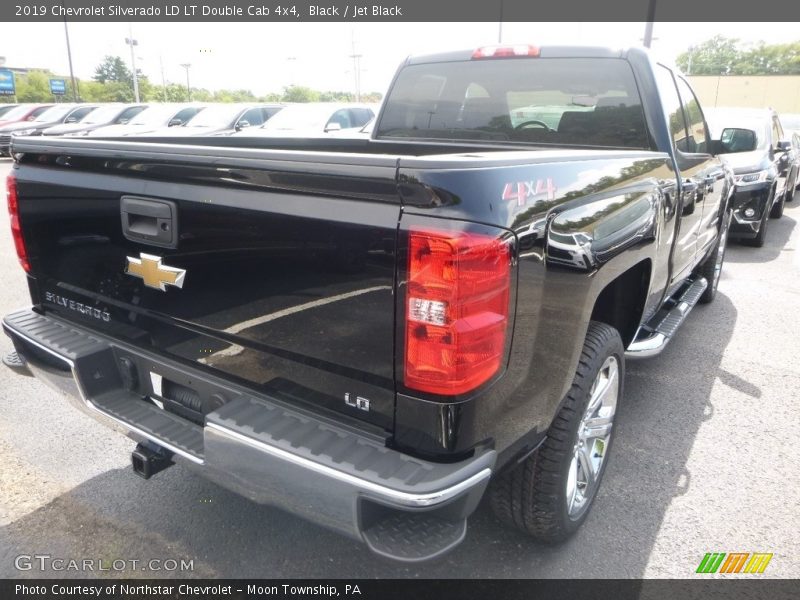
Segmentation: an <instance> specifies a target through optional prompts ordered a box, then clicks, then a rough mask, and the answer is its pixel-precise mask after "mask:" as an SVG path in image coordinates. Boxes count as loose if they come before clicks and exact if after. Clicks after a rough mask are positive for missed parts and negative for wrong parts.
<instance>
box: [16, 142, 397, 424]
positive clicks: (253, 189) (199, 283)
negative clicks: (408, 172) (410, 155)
mask: <svg viewBox="0 0 800 600" xmlns="http://www.w3.org/2000/svg"><path fill="white" fill-rule="evenodd" d="M54 162H55V163H59V162H61V163H62V164H60V165H59V164H51V165H50V166H49V167H47V168H42V167H39V166H29V165H28V164H27V163H26V160H25V159H23V161H22V164H21V166H20V167H19V168H18V169H17V177H18V182H19V184H18V185H19V190H20V195H21V196H22V197H24V198H25V202H24V206H23V207H22V215H21V218H22V220H23V221H24V223H25V230H26V237H27V239H28V240H29V242H28V247H29V250H30V253H31V258H32V261H33V263H32V264H33V272H34V273H36V275H37V280H38V282H39V288H40V290H41V296H40V297H39V298H38V301H39V302H42V305H43V308H44V309H45V310H47V311H53V312H56V313H58V314H60V315H61V316H63V317H65V318H68V319H72V320H77V321H79V322H81V323H82V324H83V325H85V326H87V327H90V328H96V329H99V330H101V331H113V332H114V334H115V335H118V336H120V337H121V338H123V339H125V340H126V341H130V342H136V343H138V344H141V345H143V346H144V347H147V348H151V349H157V350H160V351H163V352H166V353H168V354H169V355H171V356H173V357H179V358H182V359H184V360H186V361H191V362H194V363H197V364H201V365H204V366H205V368H208V369H213V370H214V371H217V372H220V373H223V374H225V375H227V376H231V377H235V378H236V379H237V380H239V381H242V382H246V383H248V384H250V385H252V386H255V387H256V388H257V389H259V390H261V391H269V392H271V393H273V394H276V395H278V396H286V398H287V399H288V400H290V401H297V400H298V399H299V400H300V401H301V402H306V403H310V404H312V405H314V406H315V407H316V408H325V409H327V410H331V411H335V412H338V413H344V414H346V415H349V416H352V417H354V418H360V419H364V420H367V421H369V422H372V423H375V424H376V425H379V426H381V427H383V428H385V429H391V427H392V419H393V413H394V379H393V371H392V357H393V346H392V341H393V340H392V329H393V327H394V320H393V319H394V318H393V306H394V300H393V295H392V286H393V279H394V258H393V252H394V238H395V228H396V223H397V219H398V215H399V198H398V197H397V196H394V197H392V191H393V190H394V183H393V175H394V169H393V168H391V167H381V166H377V167H375V169H373V170H372V172H369V170H367V169H364V168H363V167H362V168H360V169H359V171H358V173H357V174H356V173H353V174H352V176H351V177H346V176H343V174H341V173H339V174H334V173H328V174H326V173H324V172H321V171H318V172H317V173H315V174H314V175H310V174H304V173H301V172H298V171H299V170H300V169H302V167H301V165H299V164H294V165H293V168H294V169H297V170H298V171H296V172H288V171H278V170H262V169H248V168H238V169H231V168H227V167H226V168H213V167H203V166H191V167H190V166H188V165H176V164H170V165H169V166H167V165H165V164H161V163H157V162H155V161H145V162H128V161H122V162H119V163H118V162H114V161H95V160H93V159H85V160H82V159H79V158H77V157H73V158H71V159H70V160H69V161H66V160H62V161H59V160H58V159H56V160H55V161H54ZM87 171H88V172H91V171H95V172H94V173H93V174H92V176H91V177H88V178H87V177H86V175H87ZM121 174H125V176H124V177H123V176H121ZM223 178H225V179H227V180H228V181H231V182H235V184H234V185H232V186H230V187H227V188H218V189H215V188H213V187H208V186H202V185H198V184H201V183H203V182H204V181H210V180H215V181H220V180H221V179H223ZM237 188H238V189H237ZM312 190H313V193H314V194H315V195H311V194H312ZM365 190H371V192H370V195H371V197H368V194H367V193H366V192H365ZM323 194H324V195H323ZM122 195H134V196H136V197H144V198H160V199H165V200H168V201H170V202H173V203H175V205H176V206H177V212H178V214H179V215H180V219H179V221H178V223H177V227H178V232H177V235H178V237H179V243H178V244H177V247H176V248H174V249H170V248H163V247H156V246H153V245H148V244H146V243H140V242H139V243H137V242H135V241H131V240H129V239H126V238H125V237H124V236H123V234H122V229H121V226H120V196H122ZM140 252H144V253H148V254H155V255H158V256H160V257H162V259H163V262H164V264H165V265H168V266H171V267H176V268H181V269H185V270H186V278H185V284H184V286H183V288H182V289H177V288H169V289H167V291H166V292H162V291H160V290H155V289H150V288H147V287H145V286H144V285H143V283H142V280H141V279H139V278H135V277H132V276H130V275H127V274H125V267H126V257H129V256H130V257H134V258H136V257H139V255H140ZM48 293H49V294H50V296H49V297H51V298H53V297H55V298H56V301H55V302H53V301H50V302H48V300H47V299H48ZM65 302H66V303H70V302H78V303H80V304H81V305H86V306H92V307H97V308H98V310H100V311H101V314H104V313H108V314H109V315H110V317H109V320H108V321H105V320H103V319H102V318H101V319H98V318H97V317H96V316H92V317H89V316H86V315H85V314H82V313H81V312H79V310H76V309H75V308H70V307H69V306H64V303H65ZM73 306H74V305H73ZM144 379H145V381H146V378H144ZM142 391H143V392H144V393H146V392H147V390H146V389H144V390H142ZM345 394H350V395H351V396H352V397H353V398H355V397H359V396H360V397H364V398H367V399H369V401H370V410H369V411H368V412H366V411H363V410H359V409H358V408H354V407H352V406H349V405H348V404H346V403H345V401H344V398H345Z"/></svg>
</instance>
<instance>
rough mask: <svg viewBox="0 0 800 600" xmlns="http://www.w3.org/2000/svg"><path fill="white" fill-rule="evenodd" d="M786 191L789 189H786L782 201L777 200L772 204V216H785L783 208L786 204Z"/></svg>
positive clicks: (778, 217)
mask: <svg viewBox="0 0 800 600" xmlns="http://www.w3.org/2000/svg"><path fill="white" fill-rule="evenodd" d="M786 193H787V191H786V190H784V191H783V194H782V195H781V200H780V202H776V203H775V204H773V205H772V210H771V211H769V216H770V218H772V219H780V218H781V217H782V216H783V208H784V206H786Z"/></svg>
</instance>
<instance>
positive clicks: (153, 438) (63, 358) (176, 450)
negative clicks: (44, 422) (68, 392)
mask: <svg viewBox="0 0 800 600" xmlns="http://www.w3.org/2000/svg"><path fill="white" fill-rule="evenodd" d="M3 329H5V330H6V332H9V333H10V334H11V335H18V336H19V337H21V338H22V339H24V340H25V341H27V342H29V343H31V344H33V345H34V346H36V347H37V348H39V349H41V350H44V351H45V352H47V353H48V354H50V355H52V356H54V357H55V358H57V359H59V360H61V361H63V362H65V363H66V364H67V365H69V368H70V371H71V372H72V378H73V379H74V380H75V386H76V387H77V388H78V393H79V394H80V395H81V400H83V403H84V405H85V406H86V408H87V409H88V410H90V411H94V412H97V413H100V414H101V415H103V416H104V417H105V418H107V419H111V420H112V421H114V422H115V423H117V424H119V425H120V426H121V427H123V428H125V429H126V430H127V431H132V432H133V433H135V434H137V435H140V436H142V437H144V438H146V439H148V440H150V441H152V442H154V443H156V444H158V445H159V446H162V447H163V448H166V449H167V450H169V451H170V452H174V453H175V454H178V455H179V456H182V457H183V458H186V459H188V460H190V461H192V462H194V463H197V464H199V465H202V464H203V459H202V458H199V457H197V456H195V455H194V454H190V453H189V452H186V451H185V450H181V449H180V448H177V447H175V446H173V445H172V444H170V443H169V442H165V441H163V440H161V439H160V438H158V437H156V436H154V435H152V434H150V433H147V432H146V431H142V430H141V429H139V428H138V427H136V426H135V425H131V424H130V423H128V422H126V421H123V420H121V419H118V418H116V417H114V416H113V415H110V414H108V413H106V412H104V411H103V410H102V409H100V408H99V407H97V406H96V405H95V404H94V403H92V401H91V400H89V399H87V397H86V394H85V392H84V391H83V388H82V387H81V383H80V380H79V379H78V374H77V373H76V372H75V362H74V361H72V360H70V359H69V358H67V357H66V356H62V355H60V354H58V353H57V352H55V351H53V350H52V349H50V348H48V347H46V346H43V345H42V344H40V343H39V342H37V341H36V340H34V339H31V338H30V337H28V336H27V335H25V334H24V333H22V332H20V331H17V330H16V329H14V328H13V327H10V326H9V325H7V324H6V323H5V321H4V322H3Z"/></svg>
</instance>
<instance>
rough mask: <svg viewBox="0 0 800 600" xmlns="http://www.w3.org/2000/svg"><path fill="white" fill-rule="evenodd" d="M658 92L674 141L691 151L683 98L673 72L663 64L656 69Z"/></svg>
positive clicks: (684, 150) (676, 145) (682, 149)
mask: <svg viewBox="0 0 800 600" xmlns="http://www.w3.org/2000/svg"><path fill="white" fill-rule="evenodd" d="M655 75H656V83H657V84H658V92H659V96H660V97H661V103H662V104H663V108H664V116H665V117H666V118H667V123H669V133H670V136H671V138H672V143H673V145H674V146H675V148H676V149H677V150H680V151H681V152H689V141H688V135H687V134H686V121H684V119H683V108H682V107H681V98H680V96H678V88H676V87H675V80H674V79H673V78H672V72H671V71H670V70H669V69H667V68H666V67H664V66H662V65H658V67H657V68H656V71H655Z"/></svg>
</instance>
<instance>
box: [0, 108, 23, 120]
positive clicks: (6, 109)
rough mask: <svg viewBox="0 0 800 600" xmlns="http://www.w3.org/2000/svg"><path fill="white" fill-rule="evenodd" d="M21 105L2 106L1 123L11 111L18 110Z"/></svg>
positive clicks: (0, 111)
mask: <svg viewBox="0 0 800 600" xmlns="http://www.w3.org/2000/svg"><path fill="white" fill-rule="evenodd" d="M18 106H19V104H0V122H2V121H3V115H4V114H6V113H7V112H9V111H10V110H12V109H14V108H17V107H18Z"/></svg>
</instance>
